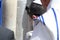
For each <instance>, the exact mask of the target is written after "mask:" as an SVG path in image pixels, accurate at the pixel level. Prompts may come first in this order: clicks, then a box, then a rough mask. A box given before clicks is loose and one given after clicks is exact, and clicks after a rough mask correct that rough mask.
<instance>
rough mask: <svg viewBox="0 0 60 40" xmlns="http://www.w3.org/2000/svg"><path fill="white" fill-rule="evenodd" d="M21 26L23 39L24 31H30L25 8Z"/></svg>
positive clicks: (29, 22)
mask: <svg viewBox="0 0 60 40" xmlns="http://www.w3.org/2000/svg"><path fill="white" fill-rule="evenodd" d="M22 20H23V21H22V26H23V40H26V39H25V36H26V32H28V31H31V30H32V24H31V21H29V17H28V15H27V12H26V10H25V12H24V15H23V19H22Z"/></svg>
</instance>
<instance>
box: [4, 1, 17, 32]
mask: <svg viewBox="0 0 60 40" xmlns="http://www.w3.org/2000/svg"><path fill="white" fill-rule="evenodd" d="M16 14H17V0H3V26H4V27H7V28H8V29H10V30H12V31H14V33H16Z"/></svg>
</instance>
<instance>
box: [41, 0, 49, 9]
mask: <svg viewBox="0 0 60 40" xmlns="http://www.w3.org/2000/svg"><path fill="white" fill-rule="evenodd" d="M41 2H42V5H43V7H44V8H47V6H48V4H49V3H50V0H41Z"/></svg>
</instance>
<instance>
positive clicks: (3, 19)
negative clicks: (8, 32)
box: [2, 0, 6, 27]
mask: <svg viewBox="0 0 60 40" xmlns="http://www.w3.org/2000/svg"><path fill="white" fill-rule="evenodd" d="M5 1H6V0H3V4H2V5H3V7H2V8H3V14H2V26H3V27H4V25H5V21H6V17H5V16H6V2H5Z"/></svg>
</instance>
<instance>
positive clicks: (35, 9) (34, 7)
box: [26, 3, 46, 17]
mask: <svg viewBox="0 0 60 40" xmlns="http://www.w3.org/2000/svg"><path fill="white" fill-rule="evenodd" d="M26 10H27V12H28V15H29V16H30V17H32V15H36V16H40V15H42V14H43V13H44V12H46V9H44V7H43V6H42V5H40V4H36V3H31V5H30V7H29V8H28V7H26Z"/></svg>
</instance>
